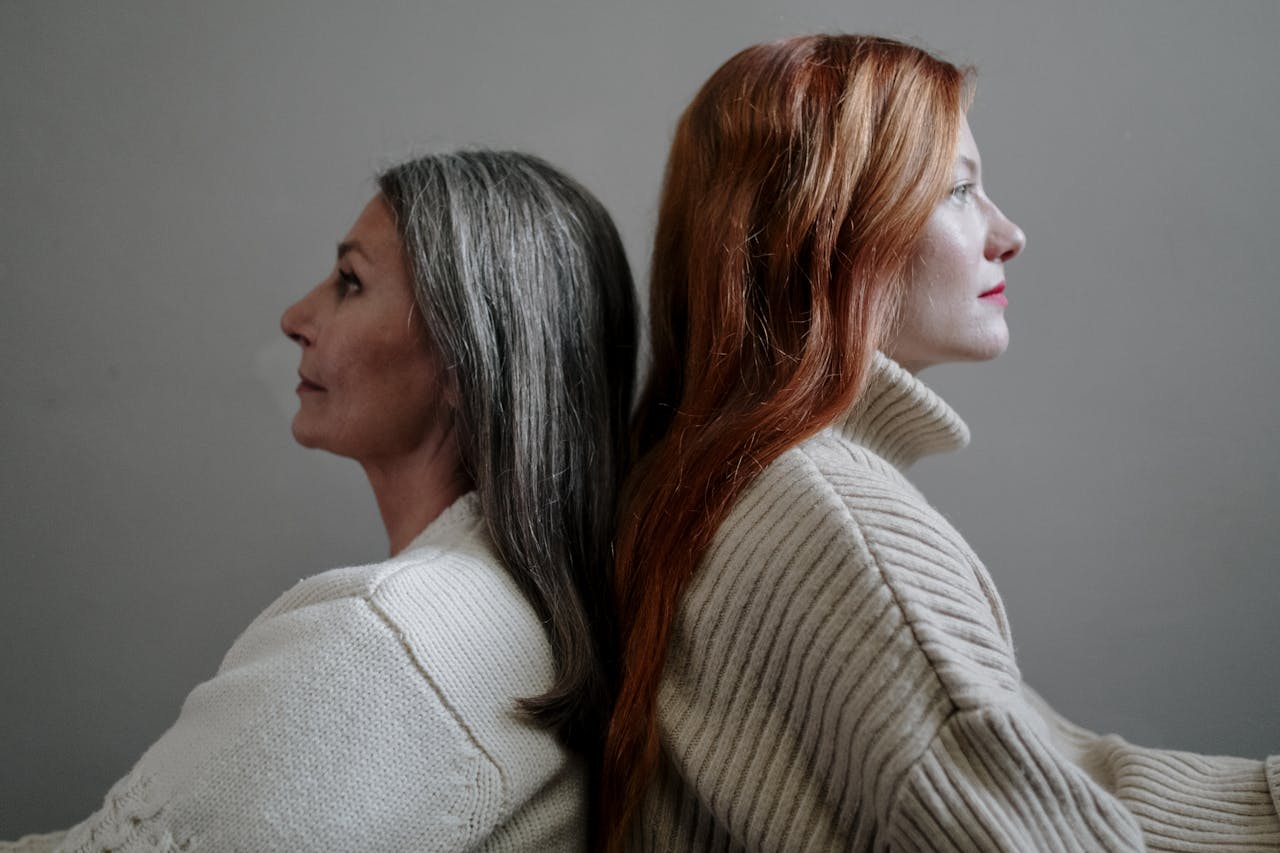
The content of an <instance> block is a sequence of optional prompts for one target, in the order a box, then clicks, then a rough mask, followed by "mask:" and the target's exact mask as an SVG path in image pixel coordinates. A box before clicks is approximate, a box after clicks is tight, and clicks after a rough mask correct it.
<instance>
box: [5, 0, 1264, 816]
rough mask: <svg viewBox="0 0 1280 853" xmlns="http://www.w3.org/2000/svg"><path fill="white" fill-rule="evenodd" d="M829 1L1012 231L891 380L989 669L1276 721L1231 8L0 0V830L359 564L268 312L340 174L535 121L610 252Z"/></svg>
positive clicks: (35, 812)
mask: <svg viewBox="0 0 1280 853" xmlns="http://www.w3.org/2000/svg"><path fill="white" fill-rule="evenodd" d="M1116 5H1118V6H1120V8H1114V7H1115V6H1116ZM107 7H110V8H107ZM370 9H374V11H370ZM829 29H839V30H848V31H860V30H865V31H876V32H880V33H884V34H888V35H894V36H899V37H906V38H909V39H912V40H915V41H917V42H919V43H921V44H923V45H925V46H927V47H930V48H933V49H935V50H938V51H940V52H941V53H943V54H944V55H945V56H947V57H949V58H951V59H953V60H957V61H960V62H966V63H974V64H976V65H977V66H978V68H979V72H980V76H979V78H978V80H979V88H978V96H977V100H976V102H975V104H974V107H973V110H972V113H971V120H972V123H973V126H974V129H975V132H976V134H977V138H978V142H979V145H980V146H981V149H982V153H983V157H984V160H985V164H986V171H987V177H988V181H987V184H988V188H989V190H990V191H991V193H992V194H993V196H994V197H995V198H996V200H997V201H998V202H999V203H1000V204H1001V205H1002V206H1003V207H1004V208H1005V209H1006V210H1007V211H1008V212H1009V214H1010V215H1011V216H1012V217H1013V218H1014V219H1015V220H1016V221H1017V222H1019V224H1021V225H1022V227H1023V228H1024V229H1025V230H1026V232H1027V233H1028V235H1029V237H1030V243H1029V248H1028V251H1027V252H1026V254H1025V255H1024V256H1023V257H1022V258H1021V259H1019V260H1018V261H1016V262H1015V263H1014V264H1013V265H1012V266H1011V267H1010V270H1009V295H1010V298H1011V303H1012V305H1011V307H1010V309H1009V316H1010V321H1011V326H1012V329H1013V341H1014V342H1013V346H1012V347H1011V349H1010V351H1009V353H1008V354H1007V355H1005V356H1004V357H1003V358H1001V359H1000V360H999V361H997V362H995V363H993V364H991V365H984V366H970V365H963V366H955V367H944V368H939V369H937V370H934V371H930V372H928V373H926V374H925V377H926V378H927V379H929V380H930V381H931V382H932V383H933V384H934V385H935V386H936V387H938V388H939V389H940V390H941V391H942V392H943V393H944V395H945V396H947V397H948V398H949V399H950V400H951V401H952V402H953V403H954V404H955V405H956V407H957V408H958V409H959V410H960V412H961V414H962V415H963V416H965V418H966V419H967V420H968V422H969V424H970V426H971V427H972V428H973V431H974V436H975V438H974V442H973V445H972V447H971V448H970V449H969V450H967V451H965V452H963V453H959V454H953V455H951V456H949V457H947V458H942V459H935V460H929V461H926V462H925V463H922V464H921V466H920V467H919V469H918V475H919V476H918V479H919V481H920V483H921V485H922V487H923V488H924V490H925V492H926V493H927V494H929V495H930V496H931V498H932V499H933V500H934V502H935V503H936V504H937V505H938V506H939V507H940V508H941V509H942V510H943V511H944V512H945V513H947V514H948V515H949V516H950V517H951V518H952V519H953V520H954V521H955V522H956V523H957V525H958V526H959V528H960V530H961V531H962V532H964V533H965V534H966V535H967V536H968V537H969V539H970V541H971V543H972V544H973V545H974V547H975V548H976V550H977V551H978V553H979V554H981V555H983V557H984V559H985V561H986V562H987V564H988V565H989V566H990V568H991V571H992V573H993V574H994V575H995V577H996V580H997V582H998V583H999V585H1000V588H1001V590H1002V592H1003V595H1004V598H1005V603H1006V605H1007V606H1008V608H1009V610H1010V613H1011V617H1012V622H1013V627H1014V632H1015V637H1016V639H1017V640H1018V642H1019V652H1020V655H1021V663H1022V667H1023V670H1024V673H1025V675H1026V676H1027V678H1028V680H1029V681H1030V682H1031V683H1032V684H1033V685H1035V686H1037V687H1038V688H1039V689H1040V690H1041V691H1042V692H1043V693H1044V694H1045V695H1046V696H1047V697H1048V698H1049V699H1050V700H1051V701H1052V702H1054V703H1055V704H1056V705H1057V706H1058V707H1059V708H1060V709H1061V710H1062V711H1063V712H1064V713H1066V714H1067V715H1069V716H1070V717H1072V718H1074V719H1075V720H1077V721H1078V722H1080V723H1082V724H1084V725H1087V726H1090V727H1092V728H1095V729H1103V730H1114V731H1119V732H1121V733H1123V734H1124V735H1125V736H1126V737H1128V738H1129V739H1131V740H1135V741H1138V742H1142V743H1146V744H1151V745H1159V746H1165V747H1177V748H1183V749H1190V750H1197V751H1203V752H1226V753H1235V754H1241V755H1246V756H1253V757H1261V756H1263V755H1264V754H1266V753H1267V752H1268V751H1269V750H1271V751H1274V750H1277V749H1280V679H1278V678H1277V663H1276V660H1277V655H1276V649H1277V648H1278V647H1280V622H1278V620H1277V619H1276V613H1277V604H1278V603H1280V571H1278V569H1280V565H1278V562H1280V560H1278V558H1277V554H1280V527H1278V526H1277V525H1276V524H1275V518H1276V504H1277V499H1278V498H1280V476H1278V475H1280V453H1278V452H1277V450H1276V446H1275V435H1276V433H1277V428H1278V427H1280V406H1278V405H1277V403H1276V395H1277V393H1278V392H1280V379H1278V378H1277V369H1278V368H1280V349H1278V347H1280V344H1278V337H1277V335H1276V334H1275V333H1274V327H1275V325H1276V323H1277V321H1278V320H1280V288H1277V286H1276V284H1277V282H1276V279H1277V260H1276V259H1277V252H1276V244H1277V236H1278V229H1277V225H1276V216H1275V214H1276V209H1277V204H1278V203H1280V168H1277V165H1276V156H1277V153H1278V145H1280V143H1277V140H1278V139H1280V109H1278V108H1277V107H1278V106H1280V105H1278V104H1277V98H1278V96H1277V92H1280V59H1278V58H1277V50H1276V46H1277V44H1278V43H1280V4H1277V3H1276V2H1275V1H1274V0H1259V2H1244V0H1241V2H1231V3H1194V4H1193V3H1174V2H1165V1H1164V0H1159V2H1145V3H1122V4H1112V3H1103V2H1092V3H1088V4H1066V3H1048V2H1012V0H1011V1H1010V2H998V0H983V1H982V2H979V0H974V2H968V3H958V4H947V5H946V6H943V5H941V4H937V5H935V4H932V3H928V4H926V3H919V2H914V3H913V2H904V0H878V2H866V3H856V2H850V1H849V0H768V2H762V1H761V0H733V2H730V0H693V2H689V0H684V2H672V0H646V2H629V3H622V2H602V0H525V2H507V3H499V2H489V0H480V2H477V0H466V2H449V0H436V2H432V3H422V4H415V3H407V2H406V3H383V4H381V5H378V6H376V7H373V6H371V5H370V4H361V6H360V8H359V9H357V8H356V6H355V4H339V3H334V2H325V3H316V2H308V3H302V2H298V3H265V4H264V3H258V2H253V3H248V2H244V3H187V4H182V8H178V4H171V3H161V2H155V3H143V2H117V3H111V4H92V3H74V4H73V3H65V2H47V0H41V2H35V0H24V1H23V2H13V0H7V1H6V2H4V3H3V4H2V5H0V72H2V73H0V116H3V118H2V119H0V252H2V253H0V287H2V288H3V290H2V293H3V300H2V301H0V365H2V366H0V399H2V400H3V418H2V420H0V519H2V521H0V579H2V585H0V685H2V686H0V690H3V696H4V700H3V703H2V707H0V837H12V836H15V835H17V834H19V833H23V832H28V831H34V830H45V829H50V828H54V827H59V826H65V825H68V824H70V823H71V822H73V821H75V820H78V819H80V818H82V817H84V816H85V815H86V814H87V813H88V812H89V811H91V810H92V809H94V808H96V807H97V805H98V803H99V801H100V798H101V795H102V794H103V792H104V791H105V789H106V788H107V787H108V786H109V785H110V784H111V782H112V781H113V780H114V779H116V778H117V777H118V776H120V775H121V774H123V773H124V772H125V771H126V770H127V769H128V768H129V766H130V765H131V763H132V762H133V760H134V759H135V758H136V757H137V756H138V755H139V754H140V753H141V751H142V750H143V749H144V748H145V747H146V745H147V744H148V743H149V742H150V741H152V740H153V739H154V738H155V737H157V736H158V735H159V734H160V732H161V731H162V730H163V729H164V727H165V726H166V725H167V724H168V723H169V721H171V720H172V719H173V717H174V716H175V714H176V713H177V710H178V707H179V705H180V704H181V701H182V698H183V696H184V695H185V694H186V693H187V691H188V690H189V689H190V688H191V687H192V686H193V685H194V684H195V683H197V682H198V681H200V680H201V679H203V678H206V677H208V676H209V675H210V674H211V673H212V672H213V670H214V669H215V667H216V666H217V665H218V662H219V660H220V658H221V655H222V653H223V652H224V651H225V650H226V648H227V647H228V646H229V644H230V643H231V641H232V639H233V638H234V637H235V636H236V634H237V633H238V632H239V631H240V630H241V629H242V628H243V627H244V626H245V625H246V624H247V623H248V621H249V620H250V619H251V618H252V617H253V616H254V614H255V613H256V612H257V611H259V610H260V609H261V608H263V607H264V606H265V605H266V604H267V603H269V602H270V601H271V599H272V598H274V597H275V596H276V595H277V594H278V593H279V592H281V591H282V590H284V589H285V588H286V587H288V586H289V585H290V584H292V583H293V582H294V581H295V580H296V579H297V578H299V577H301V576H303V575H306V574H310V573H314V572H317V571H320V570H323V569H326V568H329V567H332V566H336V565H340V564H345V563H352V562H366V561H371V560H376V559H379V558H381V557H382V556H383V555H384V554H385V549H386V542H385V539H384V536H383V532H382V529H381V525H380V523H379V520H378V517H377V514H376V510H375V507H374V504H373V501H372V499H371V495H370V494H369V492H368V487H367V485H366V483H365V481H364V479H363V475H362V474H361V472H360V470H359V469H358V468H357V466H355V465H353V464H352V463H350V462H347V461H344V460H339V459H336V458H332V457H328V456H325V455H323V454H320V453H315V452H307V451H303V450H301V449H298V448H296V447H295V446H294V445H293V444H292V442H291V439H290V435H289V428H288V422H289V417H290V415H291V413H292V410H293V407H294V405H295V403H294V398H293V395H292V390H291V389H292V386H293V384H294V383H295V381H296V380H295V377H294V370H295V367H296V361H297V358H296V353H295V351H294V347H293V345H292V344H290V343H288V342H287V341H285V339H284V338H283V337H282V336H281V335H280V333H279V331H278V325H277V323H278V317H279V315H280V312H281V310H282V309H283V308H284V306H285V305H286V304H288V303H289V302H290V301H291V300H293V299H295V298H297V297H298V296H299V295H301V294H302V293H303V292H305V290H306V289H308V288H309V287H310V286H311V285H312V284H313V283H314V282H315V281H317V280H318V279H319V278H320V277H322V276H323V275H325V273H326V271H327V270H328V268H329V266H330V264H331V258H332V254H333V247H334V243H335V242H336V241H337V240H338V239H339V238H340V237H341V236H342V234H343V233H345V231H346V228H347V226H348V225H349V224H350V222H351V220H352V219H353V218H354V217H355V215H356V214H357V213H358V212H359V210H360V208H361V206H362V205H363V203H364V201H365V200H366V198H367V197H368V196H369V195H370V194H371V192H372V184H371V182H370V177H371V175H372V174H373V173H374V171H375V170H376V169H377V168H378V166H379V165H382V164H386V163H388V162H389V161H390V160H392V159H394V158H397V157H401V156H404V155H406V154H409V153H412V152H415V151H426V150H435V149H441V148H447V147H451V146H455V145H460V144H471V143H478V144H487V145H493V146H505V147H520V148H526V149H531V150H533V151H536V152H539V153H541V154H543V155H544V156H546V157H548V158H550V159H551V160H553V161H554V162H556V163H559V164H560V165H562V166H564V167H566V168H567V169H568V170H570V171H571V172H573V173H574V174H576V175H578V176H579V177H580V178H581V179H582V180H583V181H584V182H585V183H586V184H587V185H588V186H590V187H592V188H593V189H594V190H595V191H596V192H597V193H598V194H599V195H600V196H601V198H602V199H603V200H604V202H605V203H606V204H607V205H608V207H609V208H610V209H611V210H612V211H613V212H614V214H615V215H616V217H617V219H618V222H619V224H620V226H621V228H622V231H623V233H624V234H625V236H626V240H627V244H628V247H629V249H630V252H631V257H632V260H633V264H634V266H635V268H636V271H637V274H638V275H639V276H640V277H641V278H642V277H643V273H644V268H645V265H646V256H647V246H648V241H649V237H650V233H651V228H652V224H653V214H654V208H655V197H656V194H657V190H658V185H659V180H660V177H661V170H662V164H663V161H664V159H665V156H666V147H667V144H668V140H669V135H670V131H671V128H672V126H673V123H674V121H675V119H676V117H677V115H678V113H679V111H680V110H681V108H682V107H683V105H684V104H685V103H686V102H687V101H688V99H689V98H690V97H691V95H692V94H693V92H694V91H695V89H696V88H697V87H698V85H699V84H700V83H701V82H702V81H703V80H704V79H705V78H706V76H707V75H708V74H709V73H710V72H711V71H712V70H713V69H714V68H715V67H716V66H717V65H718V64H720V63H721V62H722V61H723V60H725V59H726V58H728V56H729V55H730V54H732V53H733V52H734V51H736V50H737V49H739V48H741V47H743V46H745V45H747V44H749V43H752V42H756V41H761V40H765V39H770V38H774V37H777V36H782V35H788V34H793V33H798V32H808V31H815V30H829Z"/></svg>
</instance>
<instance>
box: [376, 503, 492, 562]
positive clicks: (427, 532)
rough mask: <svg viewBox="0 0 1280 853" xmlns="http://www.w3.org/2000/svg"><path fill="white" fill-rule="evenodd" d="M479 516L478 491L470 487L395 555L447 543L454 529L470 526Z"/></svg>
mask: <svg viewBox="0 0 1280 853" xmlns="http://www.w3.org/2000/svg"><path fill="white" fill-rule="evenodd" d="M480 516H481V513H480V493H479V492H477V491H476V490H474V489H472V490H471V491H469V492H467V493H466V494H465V495H462V496H461V497H459V498H458V499H457V500H455V501H454V502H453V503H451V504H449V506H448V507H446V508H445V510H444V512H442V513H440V514H439V515H437V516H436V517H435V519H434V520H432V522H431V523H430V524H428V525H427V526H426V527H424V528H423V529H422V532H421V533H419V534H418V535H417V536H415V537H413V539H412V541H410V542H409V544H408V545H406V546H404V548H403V549H402V550H401V551H400V552H399V553H398V554H396V556H397V557H399V556H402V555H404V554H408V553H409V552H410V551H413V550H415V549H418V548H423V547H425V546H427V545H441V544H443V543H447V542H449V541H451V540H452V538H453V534H454V531H457V530H460V529H462V528H465V527H470V526H471V525H472V524H474V523H475V522H477V521H479V520H480Z"/></svg>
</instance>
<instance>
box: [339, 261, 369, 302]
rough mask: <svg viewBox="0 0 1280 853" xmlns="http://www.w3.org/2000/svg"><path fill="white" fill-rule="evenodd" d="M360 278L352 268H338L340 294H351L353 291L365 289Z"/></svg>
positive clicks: (357, 291)
mask: <svg viewBox="0 0 1280 853" xmlns="http://www.w3.org/2000/svg"><path fill="white" fill-rule="evenodd" d="M363 287H364V286H363V285H362V284H360V279H358V278H357V277H356V274H355V273H353V272H351V271H350V270H344V269H342V268H341V267H339V268H338V295H339V296H349V295H350V294H352V293H359V292H360V291H361V290H362V289H363Z"/></svg>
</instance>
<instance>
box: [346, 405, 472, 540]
mask: <svg viewBox="0 0 1280 853" xmlns="http://www.w3.org/2000/svg"><path fill="white" fill-rule="evenodd" d="M361 465H362V466H363V467H364V473H365V476H367V477H368V478H369V485H370V486H371V487H373V495H374V497H375V498H376V499H377V501H378V512H379V513H380V514H381V515H382V526H383V527H385V528H386V531H387V542H388V544H389V546H390V550H391V556H393V557H394V556H395V555H396V554H398V553H400V552H401V551H403V550H404V548H405V546H406V545H408V544H409V543H410V542H412V541H413V537H415V536H417V535H418V534H419V533H421V532H422V530H423V529H424V528H425V527H426V526H427V525H428V524H430V523H431V522H433V521H435V520H436V517H437V516H439V515H440V513H442V512H444V511H445V510H446V509H448V508H449V505H450V504H452V503H453V502H454V501H455V500H457V499H458V498H460V497H462V496H463V495H465V494H466V493H467V492H468V491H470V490H471V488H472V486H471V483H470V481H469V480H468V478H467V476H466V475H465V474H464V473H463V472H462V453H461V451H460V449H459V448H458V441H457V434H456V432H455V431H454V429H453V428H452V427H450V428H449V429H448V431H447V432H446V433H445V434H444V435H441V436H439V437H437V438H435V439H433V440H429V441H426V442H424V443H423V444H422V445H421V446H419V447H417V448H415V449H414V450H413V451H410V452H409V453H407V454H401V455H397V456H396V457H394V458H393V459H371V460H363V461H362V462H361Z"/></svg>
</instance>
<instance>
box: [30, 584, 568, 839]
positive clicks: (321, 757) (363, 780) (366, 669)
mask: <svg viewBox="0 0 1280 853" xmlns="http://www.w3.org/2000/svg"><path fill="white" fill-rule="evenodd" d="M451 565H452V564H451ZM365 574H366V573H362V571H361V570H337V571H333V573H326V574H324V575H319V576H316V578H312V579H308V580H306V581H303V583H302V584H300V585H298V587H297V588H294V589H293V590H291V592H289V593H285V596H283V597H282V599H280V601H279V602H276V605H273V607H270V608H269V610H268V611H266V612H265V613H262V615H261V616H260V617H259V619H257V620H255V622H253V624H252V625H251V626H250V628H248V630H246V633H244V634H243V635H242V637H241V638H239V639H238V640H237V642H236V644H234V646H233V647H232V649H230V651H229V652H228V654H227V660H225V661H224V663H223V666H221V667H220V669H219V672H218V674H216V675H215V676H214V678H212V679H211V680H209V681H206V683H204V684H201V685H198V686H197V688H196V689H195V690H193V692H192V693H191V694H189V695H188V698H187V701H186V702H184V704H183V708H182V712H180V715H179V717H178V720H177V721H175V724H174V725H173V726H172V727H170V729H169V730H168V731H166V733H165V734H164V735H163V736H161V738H160V739H159V740H157V742H156V743H155V744H152V747H151V748H150V749H148V751H147V752H146V753H145V754H143V756H142V758H141V760H140V761H138V763H137V765H136V767H134V768H133V770H132V771H131V772H129V774H128V775H127V776H125V777H124V779H122V780H120V781H119V783H118V784H116V785H115V786H113V789H111V790H110V792H109V793H108V795H106V798H105V802H104V806H102V808H101V809H100V811H99V812H96V813H95V815H92V816H91V817H90V818H88V820H87V821H84V822H82V824H79V825H78V826H76V827H73V829H72V830H70V831H69V833H68V834H67V835H65V838H59V836H56V835H50V836H33V838H29V839H24V841H22V843H19V844H18V845H14V847H12V848H10V849H14V850H29V852H32V853H35V852H36V850H49V849H58V850H87V849H93V850H97V849H105V848H110V849H119V850H143V849H147V850H151V849H187V847H186V845H188V844H191V845H192V849H195V848H198V849H298V850H302V849H334V850H337V849H421V850H462V849H480V848H481V845H483V847H484V849H572V848H575V847H577V844H579V843H580V841H579V839H577V838H575V833H573V830H576V831H577V834H579V835H580V831H581V830H580V826H579V825H577V824H576V822H575V821H573V820H568V818H572V817H573V816H575V815H576V811H575V809H576V807H577V803H579V797H577V795H576V794H577V783H576V771H575V766H573V763H572V762H571V761H570V760H568V756H567V753H564V752H563V751H562V749H561V748H559V747H558V745H556V744H554V740H553V739H552V738H550V735H549V733H543V731H540V730H535V729H531V727H529V726H527V724H522V722H520V721H518V720H516V719H515V716H513V713H512V712H511V711H509V710H503V708H498V710H495V711H494V713H495V715H497V716H498V717H506V719H509V720H511V722H509V724H507V726H508V727H512V729H521V731H524V730H525V729H527V731H529V734H527V735H525V734H520V733H518V731H517V733H515V734H504V733H503V731H500V730H499V731H497V734H494V727H493V726H494V725H502V721H500V720H499V722H498V724H490V722H488V721H486V720H485V719H484V717H485V713H484V711H479V710H477V704H476V701H475V699H472V698H471V697H468V695H466V694H465V693H463V692H465V690H466V689H467V688H470V686H471V684H472V683H474V680H475V679H481V678H485V672H479V674H477V672H471V671H470V669H467V670H466V671H465V672H453V671H452V669H456V666H457V660H458V658H457V656H454V654H452V653H451V652H452V649H442V648H439V646H436V644H428V643H425V642H424V640H430V639H431V638H433V635H431V633H433V631H439V633H440V634H445V635H447V634H448V633H449V630H451V626H452V628H453V629H457V621H458V620H466V619H468V617H470V615H471V613H472V612H474V611H476V610H477V608H489V610H493V608H495V607H500V605H502V602H494V601H485V599H481V601H480V602H476V601H468V602H466V603H458V602H456V601H454V598H457V596H454V594H453V593H452V592H451V590H449V589H442V588H438V587H436V585H433V587H430V588H426V587H422V585H421V584H417V583H415V578H413V576H412V575H407V574H399V575H393V576H389V578H387V579H385V580H384V581H383V583H380V589H379V592H378V594H365V593H366V588H367V585H369V584H367V583H366V579H365V576H364V575H365ZM456 575H457V576H458V578H461V579H462V580H460V581H458V583H466V581H472V580H475V581H476V583H479V581H480V580H484V575H483V573H480V571H477V570H476V569H475V567H474V566H468V565H460V566H458V569H457V571H456ZM477 578H479V580H476V579H477ZM461 589H463V590H466V592H470V590H471V587H462V588H461ZM426 593H434V594H433V596H426ZM451 602H452V603H451ZM413 608H417V612H421V613H422V616H412V612H415V610H413ZM434 608H439V610H440V611H443V612H445V613H447V615H442V613H436V612H434ZM451 620H452V621H451ZM508 622H516V624H521V620H520V619H516V617H515V616H513V617H511V619H509V620H508ZM468 628H470V630H468V631H467V634H466V637H454V638H453V639H454V643H460V644H463V646H470V647H475V648H476V652H477V654H479V653H485V654H488V656H489V657H493V658H495V660H498V661H499V662H502V661H507V657H504V656H503V654H502V652H504V651H506V649H503V648H502V643H500V642H494V637H495V635H499V637H500V634H502V631H506V630H508V625H506V624H504V625H503V626H500V629H499V630H494V631H485V630H484V624H477V625H470V626H468ZM512 630H515V629H512ZM532 630H534V631H540V626H539V625H538V624H536V620H532ZM536 639H539V640H541V637H540V634H538V635H536ZM541 642H543V643H544V640H541ZM538 648H540V646H538V644H535V649H538ZM451 662H453V666H451ZM508 663H509V661H508ZM463 666H465V665H463ZM524 669H526V670H527V669H529V667H524ZM497 678H498V680H499V681H500V676H497ZM524 678H526V679H527V678H534V676H524ZM493 680H494V678H493V676H490V678H489V681H493ZM517 689H518V688H517ZM471 692H472V693H474V692H475V690H471ZM511 704H512V707H513V701H512V703H511ZM471 715H475V716H474V717H472V716H471ZM477 721H479V725H476V724H477ZM513 738H515V739H518V740H516V742H515V745H512V739H513ZM544 742H545V743H544ZM562 783H563V784H562ZM534 797H536V799H538V800H539V802H545V803H549V804H554V803H559V802H563V808H554V809H547V811H544V812H540V815H541V817H543V820H540V821H538V825H531V822H530V821H527V820H525V821H518V822H516V821H511V820H508V818H511V817H512V812H513V811H516V809H518V808H520V807H521V806H524V804H525V803H526V802H530V798H534ZM556 816H559V817H562V818H566V820H553V818H554V817H556ZM566 833H568V834H567V835H566Z"/></svg>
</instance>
